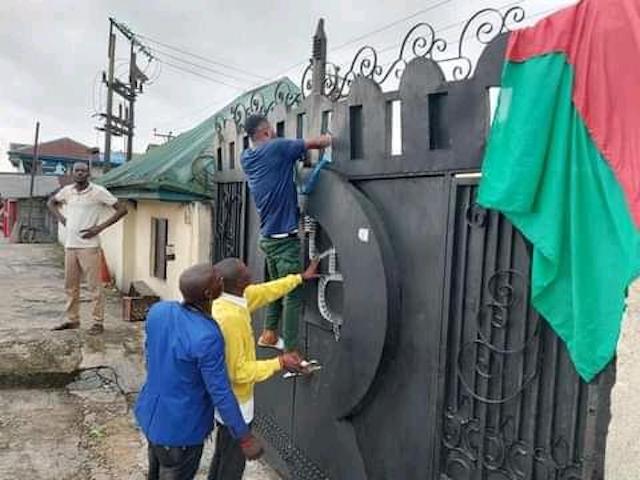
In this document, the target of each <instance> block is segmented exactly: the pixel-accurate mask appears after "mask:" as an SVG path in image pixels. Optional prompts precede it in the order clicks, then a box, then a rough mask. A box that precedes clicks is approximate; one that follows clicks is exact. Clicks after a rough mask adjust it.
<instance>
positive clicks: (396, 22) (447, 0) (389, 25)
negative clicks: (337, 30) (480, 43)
mask: <svg viewBox="0 0 640 480" xmlns="http://www.w3.org/2000/svg"><path fill="white" fill-rule="evenodd" d="M451 1H452V0H443V1H441V2H439V3H436V4H433V5H430V6H429V7H427V8H423V9H421V10H418V11H417V12H415V13H412V14H411V15H407V16H406V17H403V18H399V19H398V20H394V21H393V22H391V23H387V24H386V25H383V26H381V27H378V28H376V29H374V30H371V31H370V32H367V33H363V34H362V35H359V36H357V37H355V38H352V39H351V40H347V41H346V42H344V43H341V44H340V45H338V46H336V47H333V48H330V49H329V52H335V51H337V50H341V49H343V48H344V47H347V46H349V45H352V44H354V43H356V42H359V41H360V40H364V39H365V38H368V37H371V36H373V35H376V34H378V33H380V32H384V31H385V30H389V29H390V28H392V27H395V26H396V25H399V24H401V23H403V22H406V21H407V20H411V19H412V18H415V17H417V16H418V15H422V14H423V13H427V12H429V11H431V10H435V9H436V8H438V7H442V6H444V5H446V4H448V3H451ZM463 23H464V22H463Z"/></svg>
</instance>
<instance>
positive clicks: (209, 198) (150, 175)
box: [98, 79, 297, 300]
mask: <svg viewBox="0 0 640 480" xmlns="http://www.w3.org/2000/svg"><path fill="white" fill-rule="evenodd" d="M283 82H284V83H287V82H288V83H287V85H288V91H294V92H295V91H297V87H295V86H294V85H293V83H291V82H290V81H289V80H288V79H284V80H279V81H277V82H273V83H270V84H267V85H265V86H263V87H260V88H258V89H256V90H253V91H250V92H247V93H245V94H244V95H242V96H241V97H239V98H237V99H235V100H234V101H233V102H231V103H230V104H229V105H228V106H227V107H225V108H224V109H222V110H220V111H219V112H218V113H216V114H215V115H213V116H211V117H210V118H209V119H207V120H205V121H204V122H202V123H201V124H200V125H198V126H196V127H194V128H193V129H191V130H189V131H187V132H184V133H182V134H181V135H179V136H177V137H176V138H174V139H172V140H171V141H169V142H167V143H165V144H163V145H159V146H157V147H155V148H152V149H150V150H148V151H147V153H145V154H144V155H142V156H140V157H138V158H136V159H134V160H132V161H131V162H128V163H126V164H125V165H122V166H121V167H118V168H116V169H114V170H112V171H110V172H109V173H107V174H105V175H104V176H102V177H101V178H100V179H99V180H98V182H99V183H100V184H102V185H104V186H105V187H107V188H108V189H109V190H110V191H111V192H112V193H113V194H114V195H115V196H117V197H118V198H119V199H120V200H121V201H127V202H128V210H129V213H128V215H127V216H126V217H125V218H124V219H123V220H121V221H120V222H118V223H117V224H116V225H113V226H112V227H111V228H109V229H108V230H107V231H105V232H104V233H103V234H102V235H101V241H102V249H103V251H104V254H105V257H106V260H107V264H108V267H109V271H110V273H111V276H112V277H113V278H114V280H115V282H116V285H117V287H118V288H119V289H120V290H121V291H123V292H127V291H128V290H129V287H130V285H131V282H134V281H144V282H145V283H146V284H147V286H149V287H150V288H151V289H152V290H153V291H154V292H155V293H156V294H157V295H159V296H160V297H161V298H163V299H166V300H171V299H175V300H179V299H180V298H181V295H180V291H179V288H178V278H179V276H180V273H181V272H182V271H183V270H185V269H186V268H187V267H189V266H191V265H194V264H196V263H201V262H210V261H211V260H212V248H213V242H214V239H213V237H212V224H213V221H214V219H213V211H214V209H213V208H212V206H213V172H214V170H215V163H216V162H219V161H222V153H221V151H220V149H218V148H215V147H214V145H215V136H216V134H217V132H220V131H224V130H225V128H226V127H225V122H227V121H228V120H229V119H231V118H233V117H234V116H237V115H239V114H243V115H246V114H247V113H248V110H249V109H248V108H247V109H246V110H245V111H243V112H242V113H240V112H239V110H234V109H232V108H231V107H232V106H235V107H236V108H237V106H238V105H248V106H251V105H255V104H256V99H259V100H260V104H261V105H265V106H266V105H270V104H271V105H273V104H275V99H276V97H277V95H278V88H280V89H282V88H283ZM278 85H280V86H279V87H278ZM225 154H226V152H225ZM240 154H241V149H240V148H238V149H235V150H234V157H235V163H236V164H238V165H239V158H240Z"/></svg>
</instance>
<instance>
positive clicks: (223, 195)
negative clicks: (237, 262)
mask: <svg viewBox="0 0 640 480" xmlns="http://www.w3.org/2000/svg"><path fill="white" fill-rule="evenodd" d="M218 188H221V189H222V190H221V192H220V193H219V195H218V205H217V209H216V210H217V212H216V219H215V220H216V225H215V238H216V240H215V242H216V243H215V245H214V247H215V252H216V254H215V260H216V261H218V260H222V259H223V258H227V257H240V256H241V252H240V232H241V228H242V227H241V221H242V215H241V212H242V186H241V185H239V184H236V183H228V184H220V185H219V187H218Z"/></svg>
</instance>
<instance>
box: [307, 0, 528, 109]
mask: <svg viewBox="0 0 640 480" xmlns="http://www.w3.org/2000/svg"><path fill="white" fill-rule="evenodd" d="M524 18H525V11H524V9H523V8H522V7H519V6H515V7H512V8H509V9H508V10H506V11H505V12H501V11H500V10H498V9H495V8H485V9H483V10H480V11H479V12H477V13H475V14H474V15H473V16H472V17H471V18H470V19H469V20H468V21H467V22H466V23H465V25H464V27H463V29H462V32H461V34H460V39H459V41H458V42H456V43H454V44H453V45H455V44H457V45H458V48H457V50H456V51H455V53H450V51H451V50H452V49H451V48H449V44H448V43H447V41H446V40H445V39H444V38H442V37H439V36H438V32H437V31H436V30H435V29H434V28H433V26H431V25H430V24H428V23H425V22H420V23H418V24H416V25H414V26H413V27H412V28H411V29H410V30H409V31H408V32H407V34H406V35H405V37H404V39H403V40H402V43H401V44H400V49H399V51H398V55H397V56H396V58H395V59H394V60H393V61H391V62H390V63H387V64H385V65H383V64H382V63H381V62H380V52H378V51H377V50H376V49H375V48H373V47H372V46H370V45H365V46H363V47H361V48H360V49H359V50H358V51H357V52H356V54H355V55H354V57H353V59H352V61H351V63H350V64H349V67H348V68H347V69H346V70H345V71H344V73H343V72H342V69H341V68H340V67H339V66H338V65H335V64H333V63H330V62H327V63H326V73H325V80H324V85H323V88H322V93H323V95H325V96H326V97H328V98H330V99H331V100H333V101H336V100H338V99H340V98H342V97H345V96H347V95H348V94H349V89H350V87H351V84H352V83H353V81H354V80H355V79H356V78H358V77H364V78H368V79H370V80H373V81H374V82H376V83H377V84H378V85H380V86H382V85H383V84H384V83H385V82H387V80H389V79H390V78H395V79H399V78H400V77H401V76H402V72H403V71H404V69H405V67H406V66H407V64H408V63H409V62H410V61H411V60H413V59H414V58H431V59H433V60H434V61H436V62H438V63H439V64H440V65H441V66H442V67H446V68H444V70H446V71H451V77H452V79H453V80H463V79H466V78H469V77H470V76H471V74H472V72H473V60H472V57H471V55H470V53H469V43H471V42H470V40H471V41H473V43H474V44H475V45H476V46H477V45H478V44H481V45H487V44H489V43H490V42H491V41H492V40H493V39H495V38H496V37H497V36H498V35H500V34H501V33H503V32H505V31H509V30H511V28H512V27H513V26H514V25H517V24H520V23H521V22H522V21H523V20H524ZM470 32H473V33H474V35H470ZM312 74H313V64H312V62H310V63H309V65H308V66H307V67H306V69H305V70H304V72H303V74H302V81H301V86H300V89H301V91H302V96H303V97H306V96H307V95H309V93H310V92H311V90H312V76H313V75H312Z"/></svg>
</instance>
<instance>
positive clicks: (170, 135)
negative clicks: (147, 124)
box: [153, 128, 175, 143]
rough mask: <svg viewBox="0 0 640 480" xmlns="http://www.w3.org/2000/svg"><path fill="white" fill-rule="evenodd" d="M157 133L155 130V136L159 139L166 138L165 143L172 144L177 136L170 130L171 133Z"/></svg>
mask: <svg viewBox="0 0 640 480" xmlns="http://www.w3.org/2000/svg"><path fill="white" fill-rule="evenodd" d="M157 132H158V131H157V130H156V129H155V128H154V129H153V136H154V137H158V138H164V141H165V143H167V142H170V141H171V140H173V138H174V137H175V135H174V134H173V132H172V131H171V130H169V133H157Z"/></svg>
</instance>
